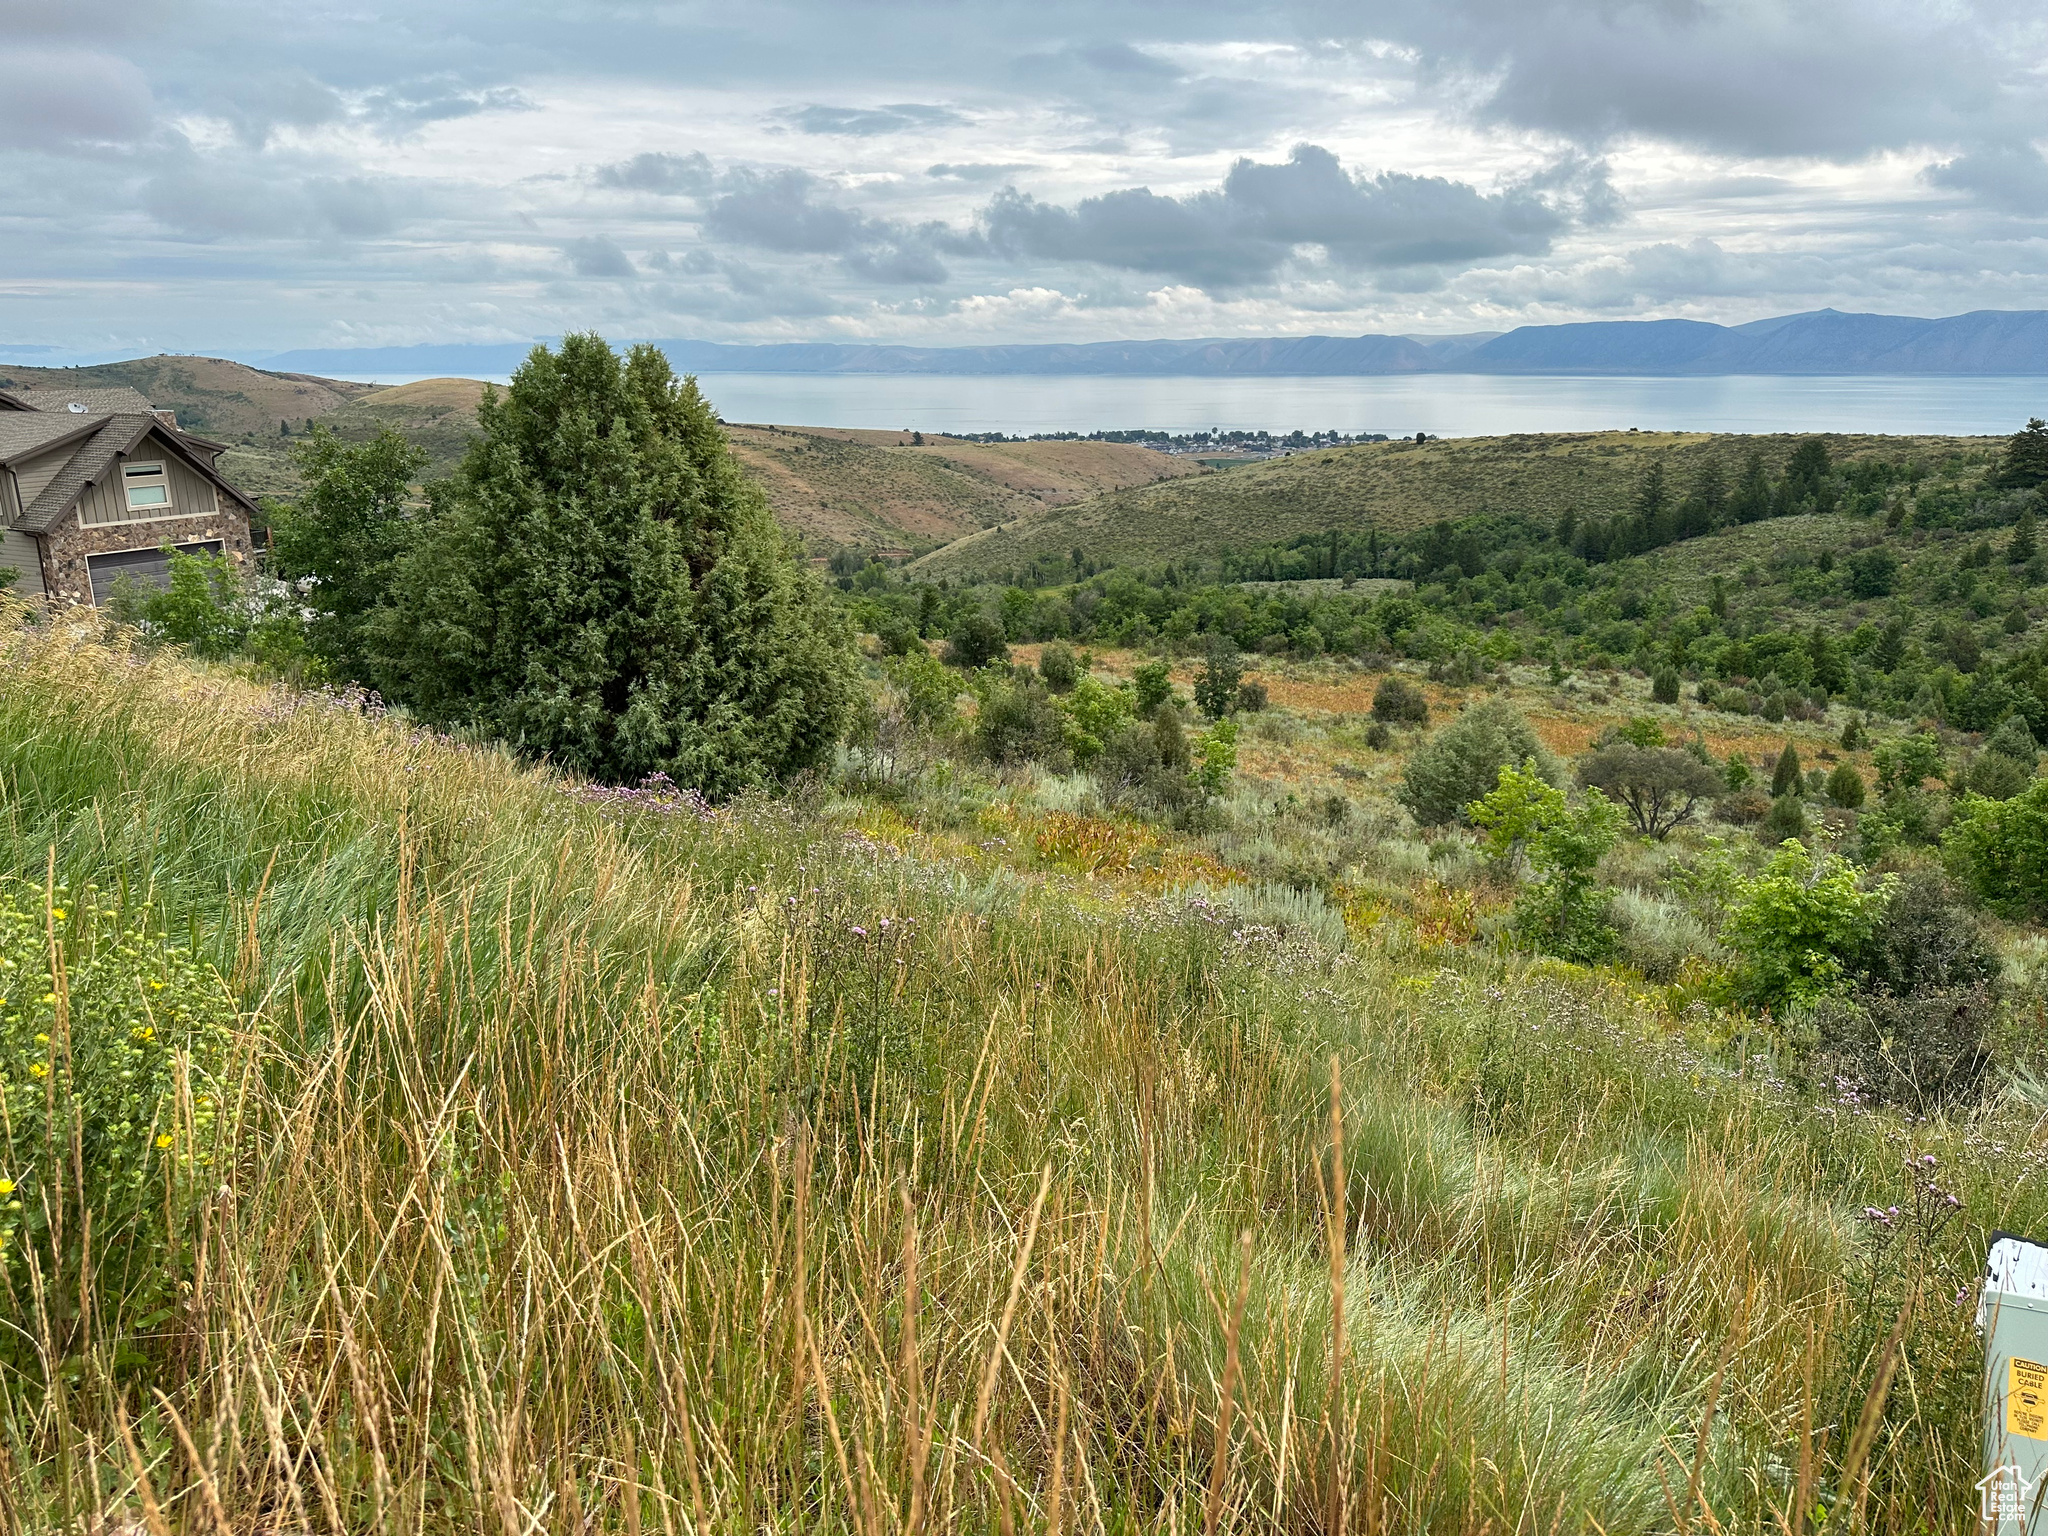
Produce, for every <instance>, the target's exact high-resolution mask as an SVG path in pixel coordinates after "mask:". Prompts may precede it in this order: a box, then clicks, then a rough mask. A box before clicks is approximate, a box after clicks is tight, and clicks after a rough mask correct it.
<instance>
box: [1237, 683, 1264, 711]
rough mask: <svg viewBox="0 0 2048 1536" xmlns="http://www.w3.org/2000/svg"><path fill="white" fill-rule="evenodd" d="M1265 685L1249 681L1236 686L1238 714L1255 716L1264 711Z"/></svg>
mask: <svg viewBox="0 0 2048 1536" xmlns="http://www.w3.org/2000/svg"><path fill="white" fill-rule="evenodd" d="M1266 703H1267V699H1266V685H1265V684H1264V683H1256V682H1251V681H1249V680H1247V681H1245V682H1242V683H1239V684H1238V685H1237V707H1238V710H1239V712H1240V713H1242V714H1247V715H1256V714H1258V713H1259V712H1260V711H1262V710H1263V709H1265V707H1266Z"/></svg>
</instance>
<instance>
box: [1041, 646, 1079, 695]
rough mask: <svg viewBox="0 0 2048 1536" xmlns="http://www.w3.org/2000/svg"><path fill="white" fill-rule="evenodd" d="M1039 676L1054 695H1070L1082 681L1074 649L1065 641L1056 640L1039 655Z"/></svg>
mask: <svg viewBox="0 0 2048 1536" xmlns="http://www.w3.org/2000/svg"><path fill="white" fill-rule="evenodd" d="M1038 675H1039V676H1040V677H1041V678H1043V679H1044V680H1045V686H1046V687H1048V688H1050V689H1051V690H1052V691H1053V692H1054V693H1070V692H1072V691H1073V687H1074V684H1075V683H1076V682H1077V681H1078V680H1079V679H1080V676H1081V667H1080V663H1079V662H1077V661H1076V660H1075V659H1074V648H1073V647H1072V646H1071V645H1069V644H1067V642H1066V641H1064V640H1055V641H1053V642H1052V643H1051V644H1050V645H1048V646H1046V648H1045V649H1044V650H1042V651H1040V652H1039V653H1038Z"/></svg>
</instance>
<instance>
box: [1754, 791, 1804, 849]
mask: <svg viewBox="0 0 2048 1536" xmlns="http://www.w3.org/2000/svg"><path fill="white" fill-rule="evenodd" d="M1806 832H1807V826H1806V806H1805V803H1804V802H1802V801H1801V800H1800V798H1799V797H1798V796H1797V795H1780V796H1778V798H1777V799H1775V800H1773V801H1772V802H1771V808H1770V810H1769V811H1768V812H1767V813H1766V814H1765V816H1764V819H1763V824H1762V825H1761V826H1760V827H1758V828H1757V834H1756V835H1757V837H1758V838H1759V839H1760V840H1761V841H1762V842H1763V844H1764V846H1765V847H1767V848H1775V847H1777V846H1778V844H1780V843H1782V842H1786V841H1789V840H1790V839H1792V838H1799V837H1804V836H1806Z"/></svg>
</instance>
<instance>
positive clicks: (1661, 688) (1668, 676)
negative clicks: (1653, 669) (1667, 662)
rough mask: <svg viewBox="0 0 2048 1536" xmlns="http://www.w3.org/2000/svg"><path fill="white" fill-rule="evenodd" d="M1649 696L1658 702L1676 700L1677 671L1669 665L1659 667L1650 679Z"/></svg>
mask: <svg viewBox="0 0 2048 1536" xmlns="http://www.w3.org/2000/svg"><path fill="white" fill-rule="evenodd" d="M1650 697H1651V699H1653V700H1654V701H1655V702H1657V703H1659V704H1676V703H1677V702H1678V673H1677V672H1676V671H1675V670H1673V669H1672V668H1670V667H1660V668H1658V670H1657V674H1656V676H1654V677H1652V678H1651V679H1650Z"/></svg>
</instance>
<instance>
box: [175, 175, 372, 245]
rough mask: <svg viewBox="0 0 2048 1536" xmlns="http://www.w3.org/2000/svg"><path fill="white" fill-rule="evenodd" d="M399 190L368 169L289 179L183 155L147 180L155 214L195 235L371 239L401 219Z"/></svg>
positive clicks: (185, 233)
mask: <svg viewBox="0 0 2048 1536" xmlns="http://www.w3.org/2000/svg"><path fill="white" fill-rule="evenodd" d="M392 191H393V189H392V188H391V187H390V186H389V185H388V184H387V183H385V182H384V181H381V180H379V179H377V178H373V177H369V176H322V175H310V176H305V177H303V178H295V179H294V180H293V181H292V182H290V183H289V184H284V185H280V184H279V183H278V182H277V181H275V180H273V179H270V178H266V177H263V176H261V175H259V174H257V173H256V172H254V171H252V170H248V169H236V170H229V169H226V168H223V167H220V166H212V165H207V164H205V163H203V162H201V161H200V160H199V159H198V158H197V157H195V156H191V155H189V154H188V155H183V156H180V157H177V158H176V159H175V160H174V162H173V163H172V165H171V166H170V167H169V168H167V169H165V170H163V171H161V172H160V173H159V174H157V175H155V176H153V177H151V178H149V180H148V181H147V182H145V184H144V185H143V188H142V193H141V206H142V209H143V211H144V212H146V213H147V214H148V215H149V216H150V217H151V218H153V219H155V220H156V221H157V222H158V223H159V224H161V225H163V226H165V227H166V228H168V229H170V230H173V231H175V232H177V233H178V234H180V235H183V236H185V237H187V238H189V239H195V240H200V241H214V240H283V239H343V240H367V239H374V238H376V237H378V236H381V235H387V234H390V233H391V232H392V231H393V230H394V229H396V228H397V227H398V224H399V222H400V221H399V214H398V211H397V210H396V209H395V208H394V207H393V197H392Z"/></svg>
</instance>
